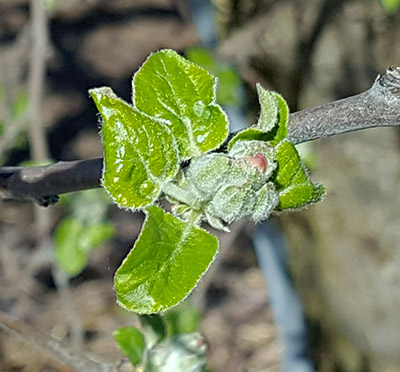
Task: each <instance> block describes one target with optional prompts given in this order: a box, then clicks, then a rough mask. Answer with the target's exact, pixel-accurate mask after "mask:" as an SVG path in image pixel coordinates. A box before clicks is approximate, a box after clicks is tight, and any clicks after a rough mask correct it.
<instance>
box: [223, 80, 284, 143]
mask: <svg viewBox="0 0 400 372" xmlns="http://www.w3.org/2000/svg"><path fill="white" fill-rule="evenodd" d="M257 92H258V99H259V102H260V106H261V112H260V116H259V118H258V122H257V124H256V125H255V126H253V127H251V128H247V129H244V130H242V131H241V132H239V133H238V134H236V135H235V136H234V137H233V138H232V139H231V140H230V141H229V144H228V150H230V149H231V148H232V146H233V145H234V144H235V142H237V141H238V140H242V141H253V140H258V141H267V142H268V143H269V144H270V145H271V146H276V145H277V144H278V143H279V142H280V141H282V140H283V139H284V138H285V137H286V136H287V123H288V120H289V107H288V105H287V103H286V101H285V100H284V99H283V98H282V96H281V95H279V94H278V93H276V92H271V91H268V90H266V89H264V88H263V87H262V86H261V85H260V84H257Z"/></svg>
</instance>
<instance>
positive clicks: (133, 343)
mask: <svg viewBox="0 0 400 372" xmlns="http://www.w3.org/2000/svg"><path fill="white" fill-rule="evenodd" d="M114 339H115V341H116V342H117V344H118V346H119V347H120V349H121V351H122V352H123V353H124V354H125V355H126V356H127V357H128V359H129V361H130V362H131V363H132V364H133V365H134V366H137V365H139V364H141V363H142V359H143V352H144V351H145V347H146V343H145V340H144V337H143V334H142V332H140V331H139V330H138V329H137V328H135V327H133V326H127V327H122V328H119V329H117V330H116V331H115V332H114Z"/></svg>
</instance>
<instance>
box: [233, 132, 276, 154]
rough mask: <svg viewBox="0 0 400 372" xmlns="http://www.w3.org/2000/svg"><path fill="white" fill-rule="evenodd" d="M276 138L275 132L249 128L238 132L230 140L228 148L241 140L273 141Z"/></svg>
mask: <svg viewBox="0 0 400 372" xmlns="http://www.w3.org/2000/svg"><path fill="white" fill-rule="evenodd" d="M273 138H274V133H272V132H268V133H266V132H263V131H262V130H261V129H258V128H254V127H252V128H247V129H244V130H242V131H241V132H239V133H238V134H236V135H235V136H234V137H232V139H231V140H230V141H229V144H228V150H231V149H232V147H233V145H234V144H235V143H236V142H237V141H239V140H241V141H271V140H272V139H273Z"/></svg>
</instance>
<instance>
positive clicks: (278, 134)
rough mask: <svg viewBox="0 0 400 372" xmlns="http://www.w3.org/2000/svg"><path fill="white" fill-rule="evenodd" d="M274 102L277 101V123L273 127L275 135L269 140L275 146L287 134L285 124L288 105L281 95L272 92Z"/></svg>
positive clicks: (287, 119)
mask: <svg viewBox="0 0 400 372" xmlns="http://www.w3.org/2000/svg"><path fill="white" fill-rule="evenodd" d="M272 94H273V95H274V98H275V100H276V102H277V103H278V123H277V125H276V126H275V128H274V132H275V136H274V138H273V139H272V140H271V141H270V145H271V146H276V145H277V144H278V143H279V142H280V141H282V140H283V139H285V138H286V136H287V124H288V121H289V107H288V105H287V103H286V101H285V100H284V99H283V97H282V96H281V95H280V94H278V93H276V92H272Z"/></svg>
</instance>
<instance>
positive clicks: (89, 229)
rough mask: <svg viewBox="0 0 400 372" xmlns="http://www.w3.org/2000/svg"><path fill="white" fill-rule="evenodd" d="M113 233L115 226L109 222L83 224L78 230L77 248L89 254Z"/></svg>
mask: <svg viewBox="0 0 400 372" xmlns="http://www.w3.org/2000/svg"><path fill="white" fill-rule="evenodd" d="M114 234H115V227H114V226H113V225H111V224H110V223H98V224H95V225H89V226H84V227H83V229H82V231H81V232H80V237H79V250H80V251H81V252H83V253H85V254H86V255H89V254H90V253H91V252H92V251H93V249H95V248H96V247H97V246H99V245H100V244H101V243H103V242H105V241H106V240H108V239H110V238H111V237H112V236H113V235H114Z"/></svg>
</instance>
